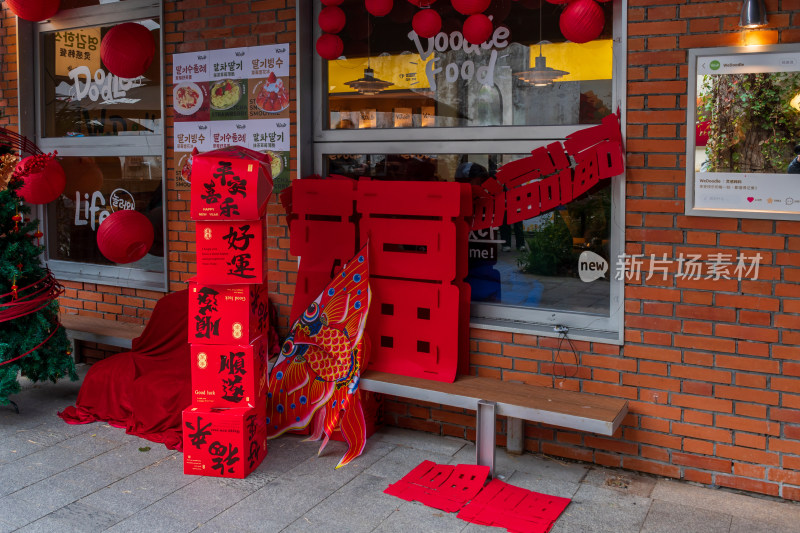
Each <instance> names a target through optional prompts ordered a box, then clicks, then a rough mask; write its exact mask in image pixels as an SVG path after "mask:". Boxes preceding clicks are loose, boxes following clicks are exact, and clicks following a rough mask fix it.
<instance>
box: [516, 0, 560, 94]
mask: <svg viewBox="0 0 800 533" xmlns="http://www.w3.org/2000/svg"><path fill="white" fill-rule="evenodd" d="M542 18H544V15H543V13H542V4H539V55H538V57H536V58H534V62H533V68H532V69H528V70H522V71H519V72H515V73H514V76H516V78H517V79H518V80H520V81H523V82H525V83H527V84H530V85H533V86H534V87H545V86H547V85H550V84H551V83H553V82H554V81H555V80H557V79H558V78H560V77H562V76H566V75H567V74H569V72H567V71H566V70H558V69H555V68H551V67H548V66H547V58H546V57H544V56H543V55H542V44H544V43H547V44H550V41H542V40H541V39H542Z"/></svg>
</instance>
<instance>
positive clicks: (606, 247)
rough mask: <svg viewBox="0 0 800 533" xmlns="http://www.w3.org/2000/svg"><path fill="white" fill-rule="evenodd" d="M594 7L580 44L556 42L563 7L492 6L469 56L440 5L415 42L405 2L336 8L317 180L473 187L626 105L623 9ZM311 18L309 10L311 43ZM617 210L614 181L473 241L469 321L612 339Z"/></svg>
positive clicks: (318, 134) (316, 136)
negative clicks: (595, 25)
mask: <svg viewBox="0 0 800 533" xmlns="http://www.w3.org/2000/svg"><path fill="white" fill-rule="evenodd" d="M440 4H442V5H440ZM599 5H600V6H601V8H602V10H603V14H604V16H605V26H604V28H603V31H602V33H601V34H600V36H599V37H598V38H596V39H594V40H592V41H590V42H588V43H584V44H577V43H573V42H568V41H566V40H565V39H564V37H563V36H562V35H561V32H560V29H559V18H560V15H561V13H562V12H563V6H561V5H555V4H552V3H550V2H545V1H542V2H532V1H521V0H520V1H507V0H492V2H491V4H490V6H489V8H488V10H487V14H490V15H492V21H493V33H492V34H491V37H490V38H489V39H488V40H487V41H486V42H485V43H484V44H482V45H480V46H474V45H470V44H469V43H465V40H464V38H463V34H462V32H461V30H462V26H463V23H464V20H465V19H466V17H464V16H462V15H460V14H458V13H457V12H455V11H454V10H453V9H452V7H451V6H450V5H449V3H446V2H439V3H436V4H434V5H433V6H432V7H431V9H436V10H437V11H438V12H439V14H440V15H441V18H442V21H443V26H442V29H441V31H440V32H439V34H437V35H436V36H435V37H432V38H429V39H421V38H419V37H418V36H417V35H416V33H415V32H413V31H412V24H411V18H412V17H413V15H414V14H415V13H416V11H417V8H415V7H414V6H413V5H411V3H409V2H395V3H394V8H393V10H392V12H391V13H390V14H389V15H387V16H385V17H373V16H370V15H368V14H366V13H365V11H364V9H363V2H360V1H358V0H344V2H343V3H342V4H341V6H340V7H341V8H342V9H343V10H344V12H345V15H346V18H347V22H346V24H345V27H344V28H343V30H342V31H341V32H340V33H339V36H340V37H341V38H342V41H343V43H344V47H343V52H342V55H341V56H340V57H339V58H337V59H334V60H331V61H325V60H322V59H320V58H319V56H317V55H316V54H315V55H314V65H315V70H314V74H315V79H319V80H320V82H319V83H315V84H314V86H315V92H314V100H313V101H314V105H315V106H317V107H318V108H319V112H316V110H315V112H314V113H308V115H307V116H311V117H313V118H311V119H309V120H310V121H311V122H313V124H311V129H312V132H313V140H314V144H313V147H314V150H313V172H315V173H319V174H321V175H330V174H341V175H346V176H350V177H354V178H362V177H364V178H369V179H376V180H381V179H385V180H425V181H430V180H434V181H461V182H465V183H470V184H473V185H476V186H477V185H479V184H480V183H482V182H483V181H484V180H486V179H489V178H491V177H492V176H493V175H494V174H495V173H496V172H497V171H498V170H499V169H500V168H502V166H503V165H506V164H508V163H509V162H511V161H515V160H518V159H521V158H524V157H528V156H529V155H530V153H531V152H532V151H533V150H535V149H537V148H539V147H543V146H546V145H548V144H549V143H552V142H553V141H554V140H563V139H565V138H566V136H567V135H569V134H571V133H574V132H576V131H579V130H582V129H585V128H588V127H591V126H592V125H595V124H599V123H600V122H601V121H602V119H603V118H604V117H606V116H608V115H609V114H610V113H612V112H615V111H617V110H618V108H619V105H620V104H619V103H620V102H622V101H624V97H623V96H622V93H623V91H624V88H625V82H624V61H623V57H624V49H623V47H622V45H621V44H620V43H622V42H624V37H623V35H622V34H621V32H622V28H623V27H624V12H625V5H626V3H625V1H624V0H615V1H612V2H604V3H600V4H599ZM409 8H410V9H409ZM299 9H300V11H301V12H303V10H304V9H305V8H299ZM319 10H320V7H316V8H315V9H314V12H313V13H310V12H306V14H307V17H308V18H307V20H308V24H309V27H310V28H313V29H314V38H316V37H318V36H319V35H320V30H319V28H318V25H317V23H316V20H317V16H318V14H319ZM301 71H302V69H301ZM301 103H302V102H301ZM624 111H625V110H624V109H621V110H620V112H621V113H622V114H623V124H624ZM623 131H624V127H623ZM301 164H302V157H301ZM301 173H303V174H305V173H311V171H309V172H304V171H302V170H301ZM623 202H624V191H623V183H622V179H621V177H617V178H615V179H613V180H606V181H603V182H601V184H599V185H598V186H597V187H596V188H595V189H593V190H591V191H589V192H588V194H586V195H584V196H583V197H581V198H579V199H578V200H575V201H572V202H570V203H568V204H567V205H564V206H562V207H559V208H558V209H556V210H554V211H551V212H548V213H545V214H544V215H541V216H536V217H533V218H529V219H527V220H523V221H521V222H517V223H513V224H510V225H509V224H507V223H506V221H505V220H504V222H503V223H502V224H500V225H499V226H498V227H494V228H490V229H487V230H481V231H473V232H471V234H470V246H469V255H470V257H469V277H468V279H467V281H469V283H470V285H471V287H472V304H473V305H472V325H473V326H475V327H487V328H493V329H505V330H508V331H524V332H531V333H537V334H550V335H555V331H554V326H555V325H566V326H568V327H569V328H570V331H571V337H573V338H586V339H597V340H606V341H612V342H622V302H623V301H622V281H621V280H617V279H615V275H614V271H615V267H616V263H617V261H616V259H615V258H616V257H617V256H618V255H619V253H620V252H621V251H622V241H623V239H622V237H623V235H622V227H623V226H624V221H623V220H622V210H621V207H622V205H624V204H623ZM583 252H593V253H594V254H597V255H598V256H600V258H602V260H604V261H606V262H607V263H608V267H609V272H608V273H607V274H606V275H605V276H604V277H601V278H599V279H596V280H594V281H591V282H584V281H582V280H581V278H580V277H579V273H578V262H579V260H578V258H579V256H581V254H582V253H583ZM587 255H588V254H587ZM592 257H594V256H592Z"/></svg>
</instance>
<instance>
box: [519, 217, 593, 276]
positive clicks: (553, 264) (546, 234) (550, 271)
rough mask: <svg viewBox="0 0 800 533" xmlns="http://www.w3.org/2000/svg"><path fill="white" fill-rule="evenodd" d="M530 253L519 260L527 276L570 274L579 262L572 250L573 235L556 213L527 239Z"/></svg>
mask: <svg viewBox="0 0 800 533" xmlns="http://www.w3.org/2000/svg"><path fill="white" fill-rule="evenodd" d="M526 241H527V244H528V251H527V253H524V254H523V255H521V256H520V258H519V259H518V262H519V265H520V268H521V270H522V271H523V272H525V273H526V274H539V275H542V276H561V275H564V274H567V273H569V272H570V271H571V270H572V269H573V267H574V266H575V265H576V264H577V262H578V255H577V254H575V253H574V252H573V249H572V234H571V233H570V231H569V228H568V227H567V224H566V223H565V222H564V219H563V218H562V217H561V216H560V215H559V214H558V213H554V214H553V216H552V217H551V218H549V219H548V220H547V221H546V222H545V223H544V224H542V225H541V226H539V228H538V229H537V230H536V231H534V232H533V234H532V235H531V236H530V237H529V238H528V239H526Z"/></svg>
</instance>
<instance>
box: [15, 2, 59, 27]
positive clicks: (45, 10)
mask: <svg viewBox="0 0 800 533" xmlns="http://www.w3.org/2000/svg"><path fill="white" fill-rule="evenodd" d="M60 3H61V0H6V5H7V6H8V9H10V10H11V12H12V13H14V14H15V15H16V16H18V17H19V18H21V19H25V20H30V21H31V22H41V21H43V20H47V19H49V18H50V17H52V16H53V15H55V14H56V13H58V8H59V7H60V6H59V4H60Z"/></svg>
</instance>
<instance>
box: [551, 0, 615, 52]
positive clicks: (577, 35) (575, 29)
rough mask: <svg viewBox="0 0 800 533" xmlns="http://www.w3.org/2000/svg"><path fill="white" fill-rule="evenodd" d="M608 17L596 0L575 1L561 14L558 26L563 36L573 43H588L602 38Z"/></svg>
mask: <svg viewBox="0 0 800 533" xmlns="http://www.w3.org/2000/svg"><path fill="white" fill-rule="evenodd" d="M605 24H606V17H605V15H604V14H603V8H602V7H600V5H599V4H598V3H597V2H595V1H594V0H573V2H572V3H571V4H569V5H568V6H567V8H566V9H564V12H563V13H561V18H560V19H559V21H558V26H559V27H560V28H561V34H562V35H563V36H564V37H565V38H566V39H567V40H568V41H572V42H573V43H579V44H580V43H588V42H589V41H593V40H595V39H597V38H598V37H600V34H601V33H603V26H605Z"/></svg>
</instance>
